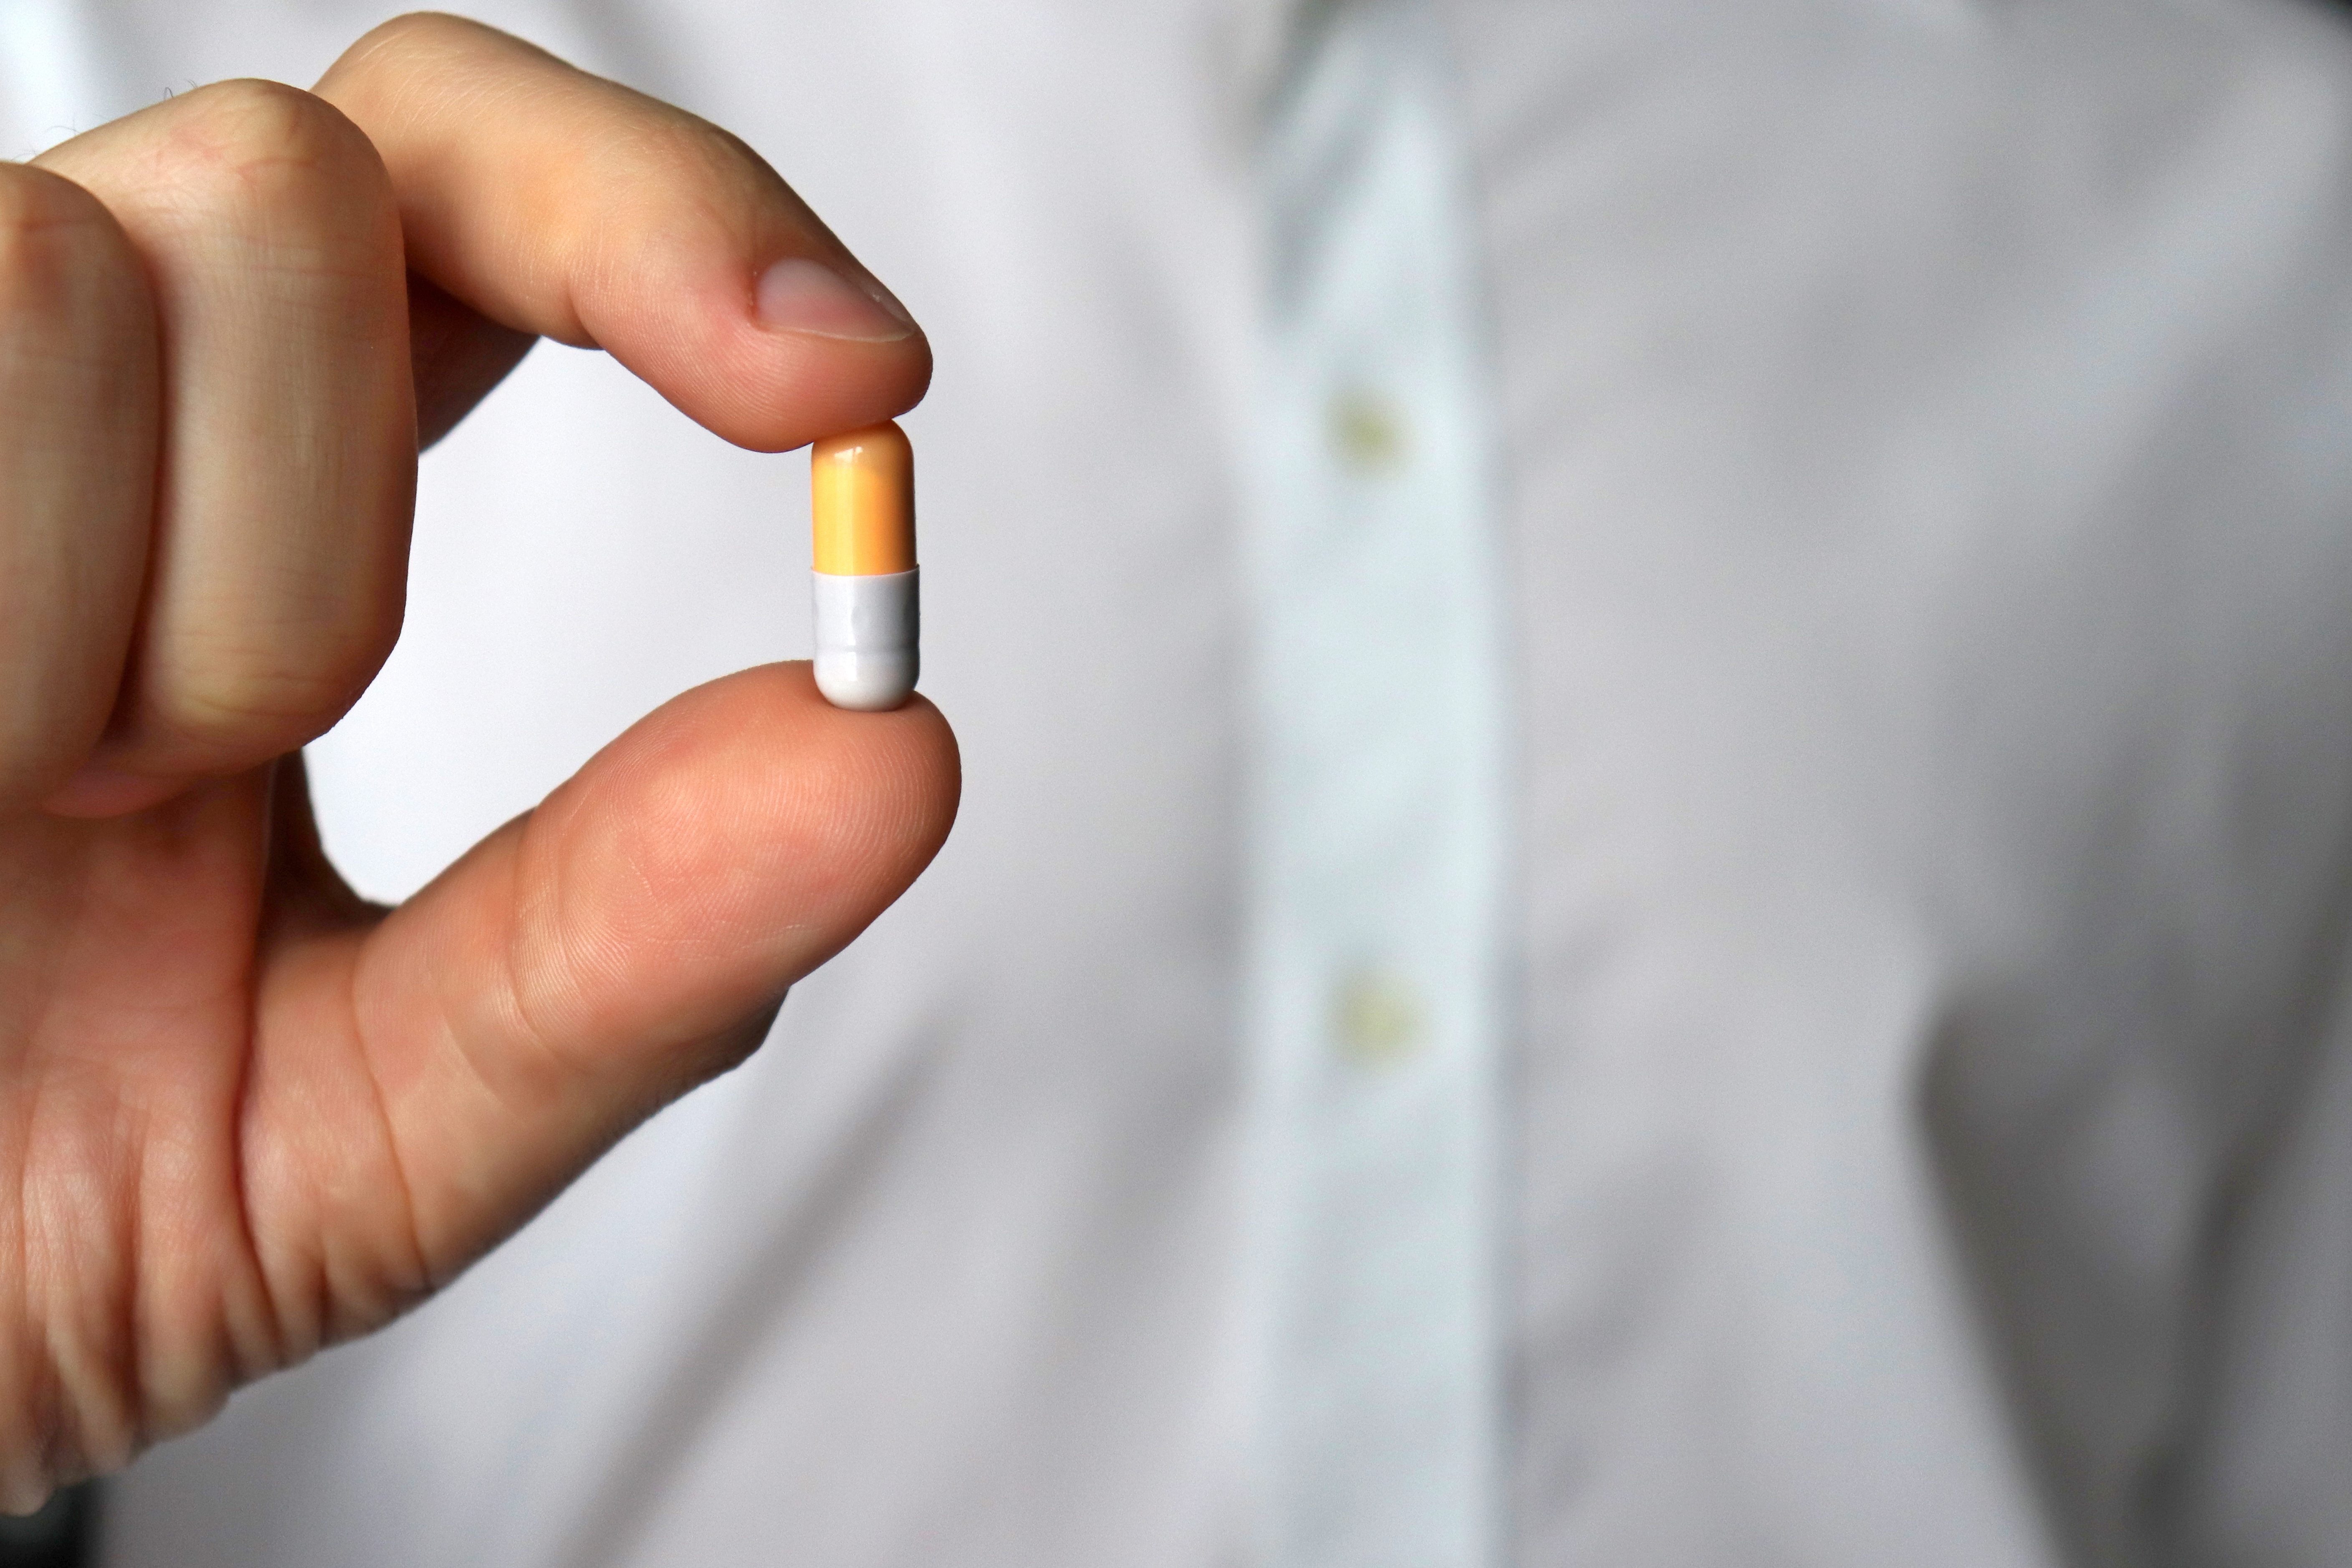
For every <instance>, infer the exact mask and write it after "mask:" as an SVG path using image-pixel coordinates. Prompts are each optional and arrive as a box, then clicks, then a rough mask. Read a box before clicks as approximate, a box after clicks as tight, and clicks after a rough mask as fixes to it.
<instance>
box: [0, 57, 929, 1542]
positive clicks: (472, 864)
mask: <svg viewBox="0 0 2352 1568" xmlns="http://www.w3.org/2000/svg"><path fill="white" fill-rule="evenodd" d="M36 163H37V166H31V167H27V166H19V165H6V164H0V1506H5V1507H7V1508H9V1509H11V1510H25V1509H28V1508H30V1507H32V1506H34V1505H36V1504H37V1503H38V1502H39V1501H40V1500H41V1499H42V1498H43V1496H44V1495H46V1493H47V1491H48V1489H50V1488H51V1487H52V1486H54V1485H56V1484H58V1483H59V1482H61V1481H63V1480H67V1479H73V1478H75V1477H78V1476H79V1475H81V1474H84V1473H86V1472H88V1471H90V1470H93V1469H102V1468H108V1467H110V1466H113V1465H117V1464H120V1463H121V1462H122V1461H124V1460H125V1459H127V1458H129V1457H130V1456H131V1455H132V1454H133V1453H135V1452H136V1451H137V1450H138V1449H139V1448H140V1447H142V1446H144V1445H146V1444H148V1443H150V1442H152V1441H154V1440H155V1439H157V1438H159V1437H162V1436H168V1435H170V1434H172V1433H173V1432H176V1431H180V1430H184V1429H185V1428H187V1427H189V1426H194V1425H195V1424H197V1423H199V1422H201V1421H203V1420H204V1419H205V1418H206V1417H207V1416H208V1415H211V1414H212V1413H213V1412H214V1411H215V1410H216V1409H217V1408H218V1407H219V1405H220V1404H221V1403H222V1401H223V1400H225V1399H226V1396H227V1394H228V1393H229V1391H230V1390H231V1389H232V1388H234V1387H235V1386H236V1385H237V1384H241V1383H244V1382H247V1381H250V1380H251V1379H253V1378H256V1377H258V1376H261V1375H263V1374H264V1373H268V1372H270V1371H272V1370H275V1369H277V1368H279V1367H283V1366H287V1365H289V1364H290V1363H295V1362H298V1361H299V1360H301V1359H303V1358H304V1357H305V1356H307V1355H309V1354H310V1353H311V1352H314V1351H316V1350H317V1349H319V1348H320V1346H321V1345H324V1344H327V1343H330V1342H333V1341H336V1340H339V1339H343V1338H347V1337H349V1336H352V1335H354V1334H358V1333H363V1332H365V1331H368V1330H371V1329H373V1328H375V1327H378V1326H379V1325H381V1324H383V1322H385V1321H388V1320H389V1319H391V1318H392V1317H394V1315H395V1314H397V1313H398V1312H400V1311H401V1310H403V1309H404V1308H406V1307H407V1306H409V1305H411V1304H413V1303H414V1302H415V1301H417V1300H420V1299H422V1298H423V1297H424V1296H425V1295H427V1294H428V1293H430V1292H431V1291H432V1290H434V1289H436V1288H437V1287H439V1286H440V1285H442V1284H444V1283H446V1281H447V1280H448V1279H450V1278H451V1277H452V1276H453V1275H455V1274H456V1273H457V1271H458V1270H460V1269H462V1268H464V1267H465V1266H466V1265H467V1263H469V1262H470V1261H472V1260H473V1259H474V1258H477V1257H478V1256H479V1255H480V1254H481V1253H482V1252H484V1251H485V1250H486V1249H488V1247H491V1246H493V1245H494V1244H495V1243H497V1242H498V1241H499V1239H500V1238H502V1237H505V1236H506V1235H508V1234H509V1232H511V1231H512V1230H513V1229H514V1228H515V1227H516V1226H519V1225H520V1224H521V1223H522V1222H523V1221H524V1220H525V1219H526V1218H528V1217H529V1216H530V1214H531V1213H532V1212H534V1211H535V1210H536V1209H537V1208H538V1207H539V1205H541V1204H543V1203H544V1202H545V1201H546V1200H547V1199H548V1198H549V1197H550V1196H551V1195H552V1194H554V1193H555V1192H556V1191H558V1190H559V1189H560V1188H561V1187H562V1185H563V1184H565V1183H566V1182H568V1181H569V1180H571V1179H572V1177H573V1176H574V1175H576V1174H577V1173H579V1172H580V1171H581V1169H582V1168H583V1167H584V1166H585V1165H586V1164H587V1163H589V1162H590V1161H591V1160H593V1158H594V1157H595V1156H596V1155H597V1154H598V1153H599V1152H602V1151H603V1150H604V1148H606V1147H607V1146H609V1145H610V1144H611V1143H612V1142H613V1141H614V1140H615V1139H616V1138H618V1137H619V1136H620V1135H621V1134H622V1133H623V1132H625V1131H627V1130H628V1129H629V1128H630V1127H631V1126H633V1125H635V1123H636V1122H637V1121H641V1120H642V1119H643V1118H645V1117H646V1116H647V1115H649V1114H651V1113H652V1112H653V1111H654V1110H656V1109H657V1108H658V1107H660V1106H661V1105H663V1104H664V1103H666V1102H667V1101H668V1100H671V1099H673V1098H675V1097H676V1096H677V1095H678V1094H680V1093H682V1092H684V1091H685V1090H686V1089H688V1088H689V1087H691V1086H692V1085H694V1084H696V1083H698V1082H700V1081H701V1080H703V1079H707V1078H709V1077H710V1076H711V1075H713V1074H715V1073H717V1072H719V1071H721V1070H723V1069H725V1068H728V1067H729V1066H730V1065H732V1064H734V1063H735V1062H737V1061H739V1060H740V1059H741V1058H742V1057H743V1056H744V1055H745V1054H747V1053H748V1052H749V1051H750V1050H751V1049H752V1048H753V1047H755V1046H756V1045H757V1044H758V1043H759V1041H760V1039H761V1037H762V1036H763V1035H764V1033H765V1032H766V1028H767V1025H768V1022H769V1020H770V1019H771V1018H772V1016H773V1014H774V1012H775V1009H776V1007H777V1005H779V1003H780V1002H781V1000H782V995H783V992H784V988H785V987H786V986H787V985H789V984H791V983H792V982H793V981H794V980H796V979H798V978H799V977H800V976H801V975H803V974H805V973H808V972H809V971H810V970H811V969H813V968H814V967H815V966H816V965H817V964H819V963H823V962H824V960H825V959H826V958H828V957H829V956H831V955H832V954H833V953H834V952H836V951H838V950H839V949H840V948H841V947H842V946H843V945H844V944H845V943H846V942H848V941H849V940H850V938H851V937H853V936H854V935H855V934H856V932H857V931H859V930H860V929H862V928H863V927H864V926H865V924H866V922H867V921H870V920H871V919H872V918H873V917H874V916H875V915H876V914H877V912H879V911H880V910H882V909H883V908H884V907H886V906H887V904H888V903H889V902H890V901H891V900H893V899H895V898H896V897H897V896H898V894H899V893H900V892H901V891H902V890H903V889H905V888H906V886H907V885H908V882H910V881H911V880H912V879H913V878H914V877H915V876H916V874H917V873H918V872H919V870H920V869H921V868H922V867H923V866H924V865H925V864H926V863H927V862H928V861H929V858H930V857H931V855H932V854H933V853H934V852H935V851H936V850H937V849H938V847H939V846H940V842H941V840H942V839H943V838H944V837H946V834H947V830H948V826H949V823H950V820H951V819H952V817H953V816H954V811H955V802H956V795H957V788H958V773H957V759H956V750H955V742H954V740H953V737H952V736H951V735H950V732H949V731H948V728H947V725H946V723H945V721H943V720H941V719H940V716H939V714H938V712H937V711H936V710H933V709H932V708H931V707H930V706H929V704H927V703H925V702H923V701H922V700H920V699H917V700H915V701H914V702H912V703H911V704H909V705H908V707H907V708H905V709H903V710H898V711H897V712H893V713H886V714H847V713H842V712H838V711H836V710H834V709H832V708H831V707H829V706H827V705H826V704H825V703H824V701H823V700H821V699H820V698H818V697H817V696H816V694H815V691H814V687H813V685H812V684H811V682H810V679H809V676H808V672H807V669H806V667H804V666H775V667H770V668H762V669H754V670H749V671H746V672H744V673H742V674H740V675H736V676H732V677H730V678H728V679H722V680H719V681H715V682H713V683H711V684H710V685H708V686H705V687H702V688H699V689H696V690H694V691H690V692H688V693H687V694H686V695H684V696H682V697H680V698H678V699H677V700H674V701H672V702H670V703H668V704H667V705H666V706H665V707H663V708H661V709H660V710H657V711H656V712H655V713H654V714H653V715H651V716H650V717H648V718H647V719H646V720H644V721H641V722H640V723H638V724H637V725H636V726H635V727H634V728H633V729H631V730H630V731H628V732H627V733H625V734H624V735H623V736H621V737H620V738H619V739H618V740H616V741H614V742H613V743H612V744H611V745H610V746H608V747H607V748H605V750H604V752H601V753H599V754H598V755H597V756H596V757H595V758H594V759H593V760H592V761H591V762H590V763H588V764H587V766H586V767H584V768H583V769H582V770H581V772H580V773H578V774H577V775H575V776H574V777H573V778H572V780H571V781H570V782H569V783H567V784H564V785H563V786H562V788H560V789H559V790H557V791H556V792H555V794H554V795H551V796H550V797H549V798H548V799H547V801H546V802H545V803H544V804H542V805H541V806H540V807H539V808H538V809H537V810H536V811H534V812H532V813H530V814H528V815H527V816H523V817H521V818H520V819H518V820H516V821H515V822H512V823H509V824H508V825H507V826H505V827H504V828H501V829H500V830H499V832H497V833H495V834H493V835H492V836H491V837H489V838H488V839H486V840H485V841H483V842H482V843H481V844H480V845H478V846H477V847H475V848H474V849H473V850H472V851H470V852H469V853H468V854H467V856H466V857H465V858H463V859H461V860H460V861H459V862H458V863H457V865H455V866H453V867H451V868H449V869H448V870H447V871H446V872H444V873H443V874H442V876H441V877H440V878H439V879H436V881H435V882H434V883H433V884H432V886H430V887H429V888H427V889H425V890H424V891H423V892H421V893H419V894H418V895H417V896H416V897H415V899H413V900H410V901H409V902H408V903H406V904H404V905H403V906H402V907H400V908H399V909H397V910H390V911H385V910H379V909H375V908H373V907H371V906H368V905H366V904H364V903H362V901H361V900H359V899H357V898H356V897H355V896H354V895H352V893H351V892H350V890H349V889H347V888H346V887H345V886H344V885H343V883H342V882H341V879H339V878H338V877H337V876H336V874H335V872H334V871H333V870H332V868H331V867H330V866H329V865H328V864H327V861H326V859H325V857H324V856H323V855H322V854H321V852H320V847H319V840H318V835H317V831H316V828H315V826H313V824H312V821H311V818H310V806H309V802H308V798H307V795H306V794H305V791H304V788H303V783H302V774H301V768H300V762H299V752H298V751H297V748H299V746H300V745H301V744H302V743H303V742H306V741H308V740H310V739H311V738H313V737H314V736H316V735H318V734H320V732H321V731H325V730H326V729H327V728H328V727H329V726H330V725H331V724H332V723H333V722H334V721H335V720H336V719H337V718H339V717H340V716H341V714H342V712H343V711H344V710H346V709H348V708H349V707H350V706H351V704H352V702H353V701H354V700H356V699H357V698H358V696H359V694H360V692H361V691H362V689H364V688H365V686H366V685H367V683H368V681H369V680H370V679H373V676H374V674H375V671H376V669H377V668H378V667H379V666H380V665H381V664H382V662H383V658H384V657H385V656H386V654H387V653H388V652H389V651H390V649H391V647H392V643H393V640H394V637H395V635H396V633H397V630H398V626H399V619H400V606H401V599H402V590H403V579H404V572H405V556H406V542H407V531H408V523H409V511H410V504H411V500H412V496H413V493H414V481H415V459H416V452H417V448H418V445H419V438H420V436H422V437H423V438H424V439H425V440H426V441H429V440H430V439H431V438H432V437H436V436H437V435H438V434H440V433H441V432H442V431H444V430H446V428H447V427H448V426H450V425H452V424H454V423H455V422H456V421H457V419H458V418H459V417H461V416H463V414H464V413H465V411H466V409H467V408H468V407H470V406H471V405H472V404H473V403H474V402H475V401H477V400H478V398H479V397H481V396H482V395H484V394H485V393H486V392H487V391H488V389H489V387H490V386H491V385H493V384H495V383H496V382H497V381H498V379H499V376H501V375H502V374H504V373H505V371H506V370H507V369H508V368H509V367H510V366H511V365H512V364H513V363H515V361H516V360H517V359H519V358H520V355H521V353H522V351H523V350H524V349H525V348H527V347H528V346H529V344H530V342H531V341H532V340H533V338H534V337H536V336H547V337H553V338H557V339H560V340H562V341H563V342H571V343H575V344H594V345H599V346H602V347H603V348H604V349H606V350H607V351H609V352H610V353H612V354H613V355H614V358H616V359H618V360H620V361H621V363H624V364H625V365H626V366H627V367H628V368H629V369H631V370H632V371H634V372H635V374H638V375H640V376H642V377H643V378H644V379H645V380H646V381H647V382H648V383H650V384H652V385H653V386H654V387H656V389H657V390H659V391H660V392H661V393H662V394H663V395H665V396H667V398H668V399H669V400H670V401H671V402H672V403H674V404H676V405H677V406H678V407H679V408H680V409H682V410H684V411H685V412H686V413H687V414H688V415H689V416H692V417H694V418H695V419H697V420H698V421H699V422H700V423H702V424H703V425H705V426H709V428H710V429H712V430H713V431H715V432H717V433H718V434H719V435H720V436H723V437H727V438H728V439H730V440H732V441H736V442H739V443H740V444H742V445H745V446H748V447H756V448H759V449H761V450H782V449H784V448H787V447H793V446H797V445H800V444H802V443H803V442H805V441H808V440H809V439H811V438H813V437H816V436H820V435H824V434H826V433H829V432H831V431H834V430H838V429H845V428H850V427H854V426H859V425H864V424H868V423H872V422H874V421H876V420H879V419H882V418H884V417H887V416H889V415H892V414H895V413H897V412H898V411H900V410H902V409H904V408H905V407H907V406H908V405H910V404H911V403H913V402H914V401H915V399H916V398H917V397H919V395H921V393H922V389H923V387H924V384H925V383H926V381H927V379H928V377H929V367H930V361H929V348H928V346H927V345H926V343H925V342H924V341H923V338H922V335H921V334H920V332H919V331H916V330H915V329H914V328H913V326H912V324H911V323H910V322H908V321H906V319H905V317H904V313H903V312H902V311H900V310H898V307H897V306H896V303H895V301H888V302H887V303H885V302H884V301H887V300H888V297H887V295H884V294H881V293H880V290H879V289H878V286H877V285H873V284H872V283H871V279H869V278H868V277H867V275H866V273H865V272H864V271H863V270H862V269H861V268H858V267H857V265H856V262H855V261H853V260H851V259H850V258H849V257H848V255H847V253H846V252H845V250H843V248H842V247H841V246H840V245H839V243H838V242H837V241H835V239H834V238H833V237H832V236H831V235H830V234H829V233H827V232H826V231H825V230H824V227H823V226H822V225H821V224H819V223H818V222H817V221H816V219H815V218H814V216H812V215H811V214H810V213H809V212H808V211H807V209H806V208H805V207H803V205H801V204H800V202H799V201H798V199H797V198H795V197H794V196H793V194H792V193H791V192H790V191H789V190H788V189H786V187H785V186H784V184H782V181H781V180H779V179H778V178H777V177H776V176H775V174H773V173H772V172H771V171H770V170H769V169H768V168H767V167H766V165H764V164H763V163H761V162H760V161H759V159H758V158H757V157H756V156H754V155H753V154H752V153H751V152H750V151H749V150H748V149H747V148H745V147H744V146H742V144H741V143H740V142H736V141H734V140H733V139H732V138H730V137H728V136H726V135H725V134H724V133H722V132H718V131H716V130H715V129H713V128H711V127H709V126H708V125H706V124H703V123H702V122H700V121H696V120H694V119H692V118H691V117H690V116H688V115H686V114H683V113H681V112H680V111H678V110H673V109H669V108H667V107H666V106H663V105H660V104H657V103H655V102H653V101H652V100H647V99H645V98H643V97H640V96H639V95H637V94H635V93H632V92H629V91H627V90H626V89H622V88H619V87H616V86H614V85H613V84H611V83H608V82H604V81H600V80H598V79H594V78H591V77H587V76H584V75H583V74H581V73H579V72H577V71H574V70H572V68H569V67H567V66H564V65H562V63H561V62H559V61H556V60H554V59H553V58H550V57H548V56H546V55H543V54H541V53H540V52H539V51H537V50H535V49H531V48H530V47H527V46H524V45H522V44H520V43H518V42H516V41H514V40H512V39H510V38H508V37H503V36H502V35H499V34H497V33H494V32H491V31H490V30H488V29H487V28H484V27H480V26H476V25H474V24H471V23H467V22H461V21H457V20H455V19H453V18H449V17H435V16H421V17H407V18H403V19H401V20H400V21H397V22H394V23H391V24H388V25H387V26H384V27H382V28H379V29H378V30H377V31H375V32H374V33H372V34H370V35H369V36H368V37H366V38H365V39H363V40H362V41H361V42H360V43H359V44H358V45H356V46H354V47H353V48H352V51H351V52H350V53H349V54H347V55H346V56H344V58H342V59H341V61H339V62H338V63H337V64H336V66H335V67H334V68H333V69H331V71H330V72H329V73H328V74H327V76H326V78H325V79H323V80H322V81H321V82H320V84H319V88H318V89H317V92H316V94H315V95H313V94H310V93H303V92H300V91H298V90H296V89H291V88H284V87H278V86H273V85H268V84H263V83H252V82H246V83H226V84H222V85H219V86H215V87H211V88H205V89H198V90H196V91H194V92H190V93H187V94H185V95H184V96H182V97H179V98H176V99H173V100H170V101H168V102H165V103H163V104H160V105H157V106H156V107H154V108H152V109H149V110H144V111H142V112H141V113H139V114H136V115H133V116H131V117H130V118H129V119H126V120H122V121H117V122H115V123H113V124H111V125H107V126H103V127H101V128H100V129H98V130H96V131H92V132H89V133H87V134H85V135H82V136H79V137H77V138H75V139H74V140H72V141H70V142H66V143H64V144H62V145H61V146H58V148H56V149H54V150H53V151H51V152H50V153H47V154H45V155H43V156H42V157H41V158H39V159H38V160H37V161H36Z"/></svg>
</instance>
